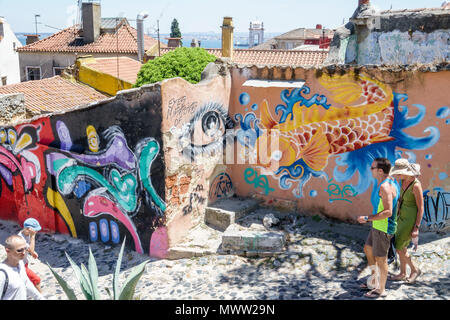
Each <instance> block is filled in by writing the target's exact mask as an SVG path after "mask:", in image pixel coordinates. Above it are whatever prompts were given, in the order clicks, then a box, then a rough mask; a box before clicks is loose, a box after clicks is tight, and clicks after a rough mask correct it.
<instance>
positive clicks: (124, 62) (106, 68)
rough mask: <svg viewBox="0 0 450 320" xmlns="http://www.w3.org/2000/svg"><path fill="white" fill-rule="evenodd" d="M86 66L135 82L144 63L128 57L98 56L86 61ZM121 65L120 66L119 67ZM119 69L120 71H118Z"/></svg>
mask: <svg viewBox="0 0 450 320" xmlns="http://www.w3.org/2000/svg"><path fill="white" fill-rule="evenodd" d="M85 65H86V66H88V67H89V68H92V69H95V70H97V71H100V72H103V73H106V74H109V75H112V76H114V77H116V78H119V79H121V80H124V81H127V82H129V83H131V84H134V83H135V82H136V79H137V74H138V72H139V70H141V67H142V64H141V63H140V62H139V61H137V60H134V59H131V58H128V57H119V58H118V59H117V58H96V59H94V60H93V61H92V62H86V63H85ZM117 66H119V68H117ZM117 69H118V71H119V72H117Z"/></svg>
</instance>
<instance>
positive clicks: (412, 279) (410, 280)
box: [406, 269, 422, 284]
mask: <svg viewBox="0 0 450 320" xmlns="http://www.w3.org/2000/svg"><path fill="white" fill-rule="evenodd" d="M421 274H422V271H421V270H420V269H417V272H415V273H413V276H410V277H409V278H408V279H407V280H406V281H407V282H408V283H411V284H412V283H415V282H416V279H417V277H419V276H420V275H421Z"/></svg>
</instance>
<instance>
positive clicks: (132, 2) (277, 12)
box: [0, 0, 444, 34]
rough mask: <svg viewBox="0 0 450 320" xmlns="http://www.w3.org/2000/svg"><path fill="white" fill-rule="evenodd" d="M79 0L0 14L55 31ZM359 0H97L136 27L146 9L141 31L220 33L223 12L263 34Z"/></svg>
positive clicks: (413, 0) (435, 1) (333, 22)
mask: <svg viewBox="0 0 450 320" xmlns="http://www.w3.org/2000/svg"><path fill="white" fill-rule="evenodd" d="M443 2H444V0H371V3H372V5H374V6H375V7H377V8H379V9H381V10H387V9H390V8H391V6H392V9H394V10H395V9H405V8H408V9H412V8H433V7H440V6H441V5H442V3H443ZM77 4H78V1H77V0H38V1H37V0H0V16H2V17H4V18H6V21H7V22H8V23H9V24H10V26H11V28H12V29H13V31H14V32H27V33H34V32H35V15H36V14H39V15H40V17H38V18H37V21H38V22H39V24H38V33H54V32H57V31H58V29H59V30H61V29H64V28H67V27H69V26H72V25H73V24H74V22H75V21H76V14H77ZM357 4H358V0H320V1H318V0H315V1H314V0H313V1H307V0H222V1H218V0H158V1H154V0H101V12H102V17H126V18H127V19H129V20H130V23H131V25H132V26H135V24H136V22H135V19H136V16H137V15H138V14H139V13H140V12H142V11H147V12H148V14H149V16H148V18H147V19H146V20H145V21H144V31H145V32H148V33H156V26H157V20H159V26H160V33H162V34H167V33H170V25H171V22H172V20H173V19H174V18H175V19H177V21H178V23H179V26H180V30H181V33H183V32H185V33H189V32H215V33H221V29H220V26H221V25H222V21H223V17H225V16H230V17H232V18H233V24H234V27H235V29H234V31H235V32H248V28H249V24H250V21H255V20H259V21H262V22H263V23H264V28H265V32H267V33H272V32H273V33H284V32H287V31H290V30H293V29H297V28H301V27H306V28H314V27H315V26H316V24H322V25H323V27H324V28H336V27H337V26H339V25H341V24H342V23H343V21H344V19H345V21H348V18H349V17H350V16H351V15H352V14H353V12H354V11H355V9H356V7H357Z"/></svg>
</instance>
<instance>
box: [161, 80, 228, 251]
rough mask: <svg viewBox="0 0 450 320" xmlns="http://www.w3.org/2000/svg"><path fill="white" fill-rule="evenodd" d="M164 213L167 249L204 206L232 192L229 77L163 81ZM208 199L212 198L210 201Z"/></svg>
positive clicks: (199, 216)
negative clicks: (228, 152)
mask: <svg viewBox="0 0 450 320" xmlns="http://www.w3.org/2000/svg"><path fill="white" fill-rule="evenodd" d="M161 88H162V105H163V122H162V132H163V140H164V146H165V148H164V154H165V159H166V200H167V203H168V204H169V207H168V210H167V212H166V217H167V232H168V239H169V243H170V246H173V245H175V244H176V243H178V242H179V241H181V240H182V238H183V237H184V236H185V235H186V234H187V232H188V231H189V230H190V229H192V228H195V227H196V226H198V225H199V224H200V223H202V222H203V221H204V213H205V208H206V206H207V205H208V204H209V203H211V202H214V201H215V200H217V199H220V198H221V197H222V198H224V197H228V196H230V195H232V194H233V184H232V181H231V177H230V174H229V173H228V172H227V166H226V159H224V147H225V146H226V145H227V144H228V145H231V146H233V141H234V135H233V132H234V131H233V130H234V121H233V120H232V119H231V117H230V115H229V111H228V110H229V97H230V90H231V78H230V75H227V76H224V77H221V76H217V77H213V78H212V79H211V80H208V81H204V82H200V83H199V84H197V85H192V84H190V83H188V82H186V81H184V80H183V79H181V78H176V79H171V80H166V81H164V82H163V83H162V87H161ZM210 198H211V199H210Z"/></svg>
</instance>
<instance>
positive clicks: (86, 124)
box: [0, 85, 165, 254]
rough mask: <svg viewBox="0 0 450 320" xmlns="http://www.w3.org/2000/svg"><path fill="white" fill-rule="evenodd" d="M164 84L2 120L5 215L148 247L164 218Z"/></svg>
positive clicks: (1, 212) (0, 193) (0, 172)
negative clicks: (7, 122)
mask: <svg viewBox="0 0 450 320" xmlns="http://www.w3.org/2000/svg"><path fill="white" fill-rule="evenodd" d="M161 117H162V111H161V93H160V86H158V85H155V86H152V87H149V88H145V89H141V90H136V91H131V92H128V93H125V94H123V95H120V96H118V97H116V98H115V99H110V100H106V101H105V102H102V103H98V104H95V105H92V106H90V107H87V108H82V109H79V110H76V111H73V112H69V113H63V114H56V115H52V116H49V117H40V118H37V119H34V120H33V121H31V122H26V123H23V124H18V125H15V126H14V127H11V126H8V127H0V136H1V137H2V139H1V144H0V177H1V178H0V179H1V189H0V208H1V209H0V219H6V220H14V221H17V222H19V223H20V224H21V223H23V221H24V220H25V219H26V218H28V217H34V218H36V219H38V220H39V221H40V223H41V225H42V227H43V230H44V231H47V232H49V231H55V232H59V233H63V234H70V235H71V236H73V237H80V238H84V239H87V240H91V241H101V242H104V243H107V244H117V243H120V242H121V241H122V240H123V238H124V237H125V236H126V238H127V244H128V246H130V247H131V248H133V249H135V250H136V251H138V252H140V253H147V254H148V253H149V251H150V248H151V247H152V246H153V247H154V246H155V243H152V234H153V233H154V232H155V230H158V228H159V227H160V226H163V225H164V210H165V202H164V199H165V189H164V155H163V153H162V148H163V141H162V137H161V123H162V118H161Z"/></svg>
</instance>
